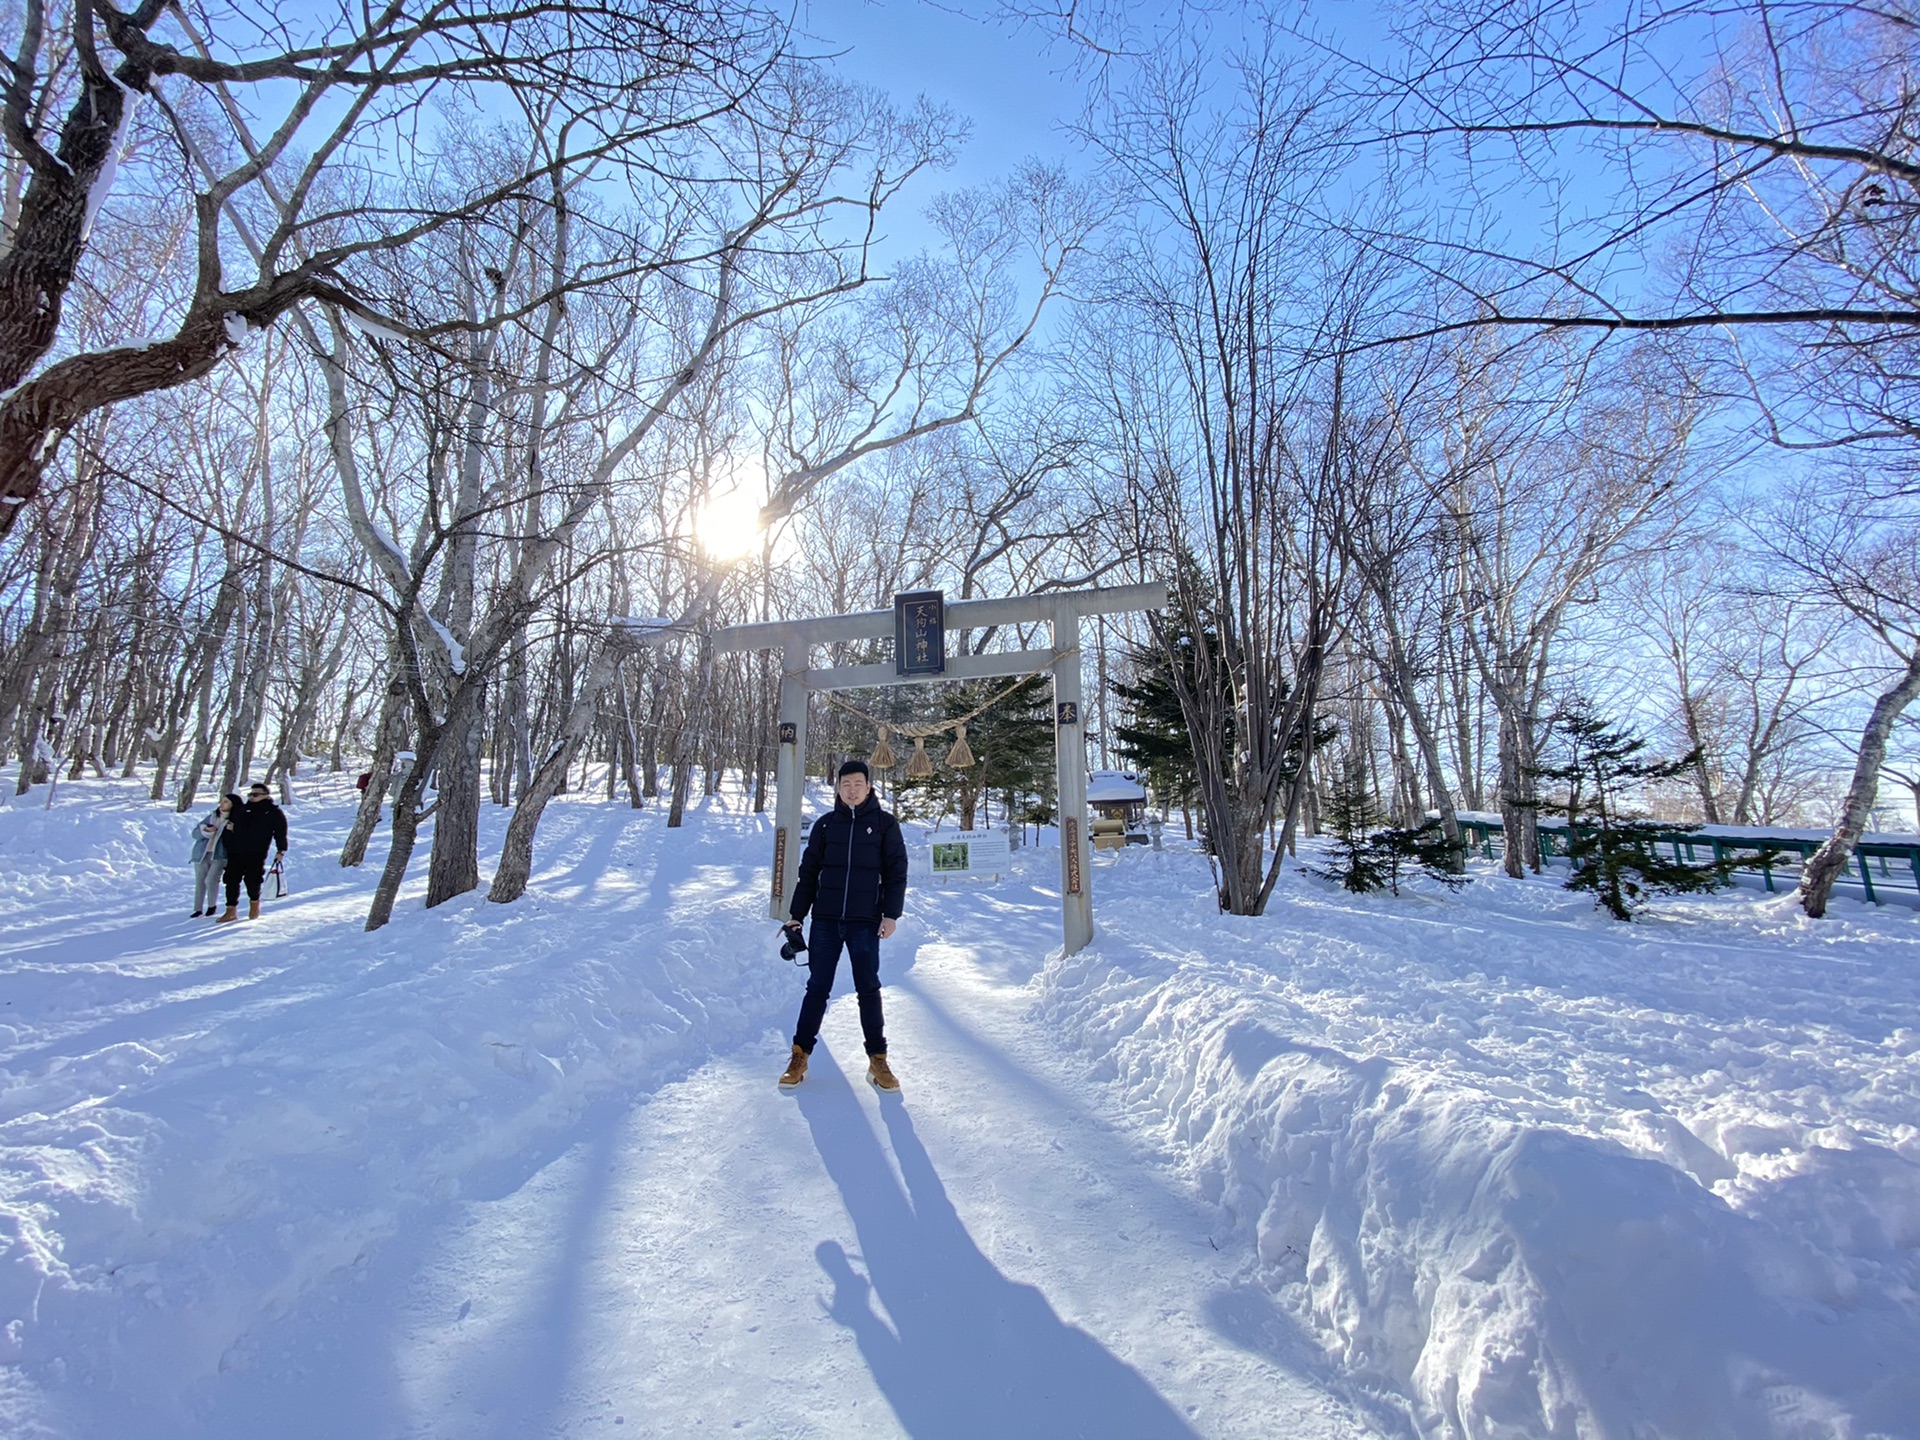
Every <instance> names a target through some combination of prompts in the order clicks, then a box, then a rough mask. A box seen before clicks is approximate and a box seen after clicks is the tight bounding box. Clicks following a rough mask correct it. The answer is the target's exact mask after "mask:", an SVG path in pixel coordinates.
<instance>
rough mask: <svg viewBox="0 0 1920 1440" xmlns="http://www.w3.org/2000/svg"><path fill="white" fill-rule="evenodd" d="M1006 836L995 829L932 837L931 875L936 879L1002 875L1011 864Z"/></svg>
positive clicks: (964, 831) (1009, 848) (1010, 854)
mask: <svg viewBox="0 0 1920 1440" xmlns="http://www.w3.org/2000/svg"><path fill="white" fill-rule="evenodd" d="M1012 856H1013V851H1012V848H1011V847H1010V846H1009V845H1008V843H1007V837H1006V836H1005V835H1003V834H1001V833H1000V832H998V831H995V830H961V831H957V832H956V833H954V834H952V835H940V836H936V837H935V838H934V841H933V873H934V877H935V878H936V879H944V878H947V877H950V876H954V875H1003V874H1005V873H1006V871H1007V869H1008V868H1009V866H1010V865H1011V863H1012Z"/></svg>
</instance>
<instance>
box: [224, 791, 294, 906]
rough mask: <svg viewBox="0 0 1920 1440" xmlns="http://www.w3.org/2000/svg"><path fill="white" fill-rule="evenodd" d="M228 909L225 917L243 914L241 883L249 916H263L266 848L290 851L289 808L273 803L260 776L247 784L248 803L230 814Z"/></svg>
mask: <svg viewBox="0 0 1920 1440" xmlns="http://www.w3.org/2000/svg"><path fill="white" fill-rule="evenodd" d="M226 844H227V909H226V913H225V914H223V915H221V916H220V919H221V920H222V921H233V920H238V919H239V918H240V914H239V907H240V886H241V884H242V882H244V883H245V884H246V887H247V918H248V919H249V920H258V919H259V918H260V881H261V880H262V878H263V877H264V876H265V874H266V869H267V851H268V850H269V849H278V850H279V852H280V853H281V854H282V855H284V854H286V853H287V812H286V811H284V810H282V809H281V808H280V807H279V806H278V805H276V804H274V803H273V797H272V796H271V795H269V794H268V793H267V787H266V786H265V785H262V784H261V783H260V782H259V781H258V780H256V781H254V782H253V784H252V785H250V786H248V787H247V803H246V804H244V805H242V806H241V807H240V808H239V809H237V810H235V811H234V812H233V814H232V815H230V816H229V817H228V818H227V835H226Z"/></svg>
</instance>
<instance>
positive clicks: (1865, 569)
mask: <svg viewBox="0 0 1920 1440" xmlns="http://www.w3.org/2000/svg"><path fill="white" fill-rule="evenodd" d="M1779 520H1780V523H1779V524H1778V526H1777V528H1776V529H1775V530H1774V531H1773V535H1774V539H1773V545H1774V550H1775V553H1776V555H1778V556H1779V558H1781V559H1782V560H1784V561H1785V562H1786V563H1787V564H1788V565H1790V566H1791V567H1792V568H1793V570H1794V571H1795V572H1796V573H1797V574H1798V575H1799V576H1800V578H1801V581H1802V583H1803V585H1804V586H1805V587H1806V588H1807V590H1808V591H1810V592H1811V593H1813V594H1817V595H1819V596H1821V597H1822V598H1824V599H1825V600H1826V601H1828V603H1830V604H1832V605H1835V606H1837V607H1838V608H1839V609H1841V610H1842V611H1843V612H1845V613H1846V614H1847V615H1849V616H1851V617H1852V618H1853V619H1854V620H1855V621H1856V622H1858V624H1859V625H1860V627H1861V628H1862V629H1863V630H1864V631H1865V633H1867V634H1868V635H1871V636H1872V637H1873V638H1874V639H1875V640H1876V641H1877V642H1878V644H1879V647H1880V649H1881V652H1882V654H1883V656H1884V657H1885V659H1886V662H1887V667H1886V671H1885V673H1884V675H1883V677H1882V680H1883V685H1884V688H1881V689H1880V690H1879V693H1878V694H1877V695H1876V696H1875V697H1874V701H1873V705H1872V708H1871V709H1870V710H1869V712H1868V714H1867V719H1866V723H1865V724H1864V725H1863V726H1862V727H1861V732H1860V742H1859V746H1858V749H1857V751H1856V754H1855V758H1854V763H1853V774H1852V777H1851V779H1850V780H1849V782H1848V785H1847V791H1846V798H1845V799H1844V801H1843V802H1842V803H1841V807H1840V814H1839V818H1838V821H1837V822H1836V823H1835V825H1834V830H1833V834H1832V836H1831V837H1829V838H1828V840H1827V841H1826V843H1825V844H1823V845H1822V846H1821V847H1820V849H1819V850H1818V851H1817V852H1816V853H1815V854H1814V856H1813V858H1812V859H1811V860H1809V861H1808V862H1807V865H1806V868H1805V870H1804V871H1803V872H1802V874H1801V879H1800V905H1801V908H1802V909H1803V910H1805V911H1806V913H1807V914H1808V915H1810V916H1812V917H1813V918H1815V919H1818V918H1819V917H1821V916H1823V915H1825V914H1826V909H1827V901H1828V899H1829V897H1830V896H1831V895H1832V893H1833V885H1834V882H1835V881H1836V880H1837V879H1839V877H1840V876H1841V875H1842V874H1844V873H1845V872H1846V868H1847V863H1848V861H1849V860H1850V859H1851V858H1852V855H1853V848H1854V846H1855V845H1856V844H1857V843H1858V841H1859V839H1860V836H1861V835H1862V834H1863V833H1864V832H1865V830H1866V827H1867V825H1868V822H1869V820H1870V819H1871V817H1872V814H1873V807H1874V802H1875V800H1876V799H1877V798H1878V795H1879V787H1880V771H1881V767H1882V766H1883V765H1884V764H1885V762H1886V756H1887V747H1888V744H1889V741H1890V739H1891V737H1892V735H1893V731H1894V726H1895V725H1896V723H1897V722H1898V721H1899V720H1900V718H1901V716H1902V715H1904V714H1905V713H1906V711H1907V708H1908V707H1909V706H1910V705H1912V703H1913V702H1914V700H1915V698H1917V697H1920V526H1916V525H1915V524H1914V523H1913V521H1912V519H1911V518H1906V517H1903V518H1900V519H1889V518H1888V517H1887V516H1886V515H1885V513H1884V508H1883V507H1882V506H1881V505H1879V504H1877V503H1875V502H1874V501H1872V500H1870V499H1865V498H1863V497H1862V494H1861V487H1859V486H1858V485H1855V486H1851V487H1848V488H1846V489H1844V490H1842V491H1841V492H1840V493H1839V494H1838V495H1830V494H1828V493H1825V492H1823V490H1822V489H1820V488H1819V487H1818V485H1817V482H1809V483H1807V484H1805V485H1803V486H1802V488H1801V489H1800V491H1799V492H1798V493H1797V494H1796V495H1795V496H1794V497H1793V500H1792V502H1791V503H1790V504H1789V505H1787V506H1786V507H1784V509H1783V512H1782V514H1781V515H1780V517H1779Z"/></svg>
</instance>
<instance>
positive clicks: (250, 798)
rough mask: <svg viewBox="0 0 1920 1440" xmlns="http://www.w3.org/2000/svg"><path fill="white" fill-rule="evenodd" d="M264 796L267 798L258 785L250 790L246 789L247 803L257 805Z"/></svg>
mask: <svg viewBox="0 0 1920 1440" xmlns="http://www.w3.org/2000/svg"><path fill="white" fill-rule="evenodd" d="M266 798H267V792H266V791H265V790H264V789H262V788H261V787H260V786H258V785H256V786H254V787H253V788H252V789H251V790H249V791H247V803H248V804H249V805H258V804H259V803H260V802H261V801H262V800H265V799H266Z"/></svg>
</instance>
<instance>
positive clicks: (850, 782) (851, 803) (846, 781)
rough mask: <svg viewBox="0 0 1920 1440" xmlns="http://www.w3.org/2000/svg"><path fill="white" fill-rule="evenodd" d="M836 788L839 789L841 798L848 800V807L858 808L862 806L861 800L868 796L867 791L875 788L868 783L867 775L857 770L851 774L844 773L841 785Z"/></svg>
mask: <svg viewBox="0 0 1920 1440" xmlns="http://www.w3.org/2000/svg"><path fill="white" fill-rule="evenodd" d="M835 788H836V789H838V790H839V792H840V798H841V799H842V800H844V801H846V802H847V808H848V809H851V810H857V809H859V808H860V802H861V801H862V800H864V799H866V798H867V792H868V791H869V790H871V789H873V786H871V785H869V784H868V783H867V777H866V776H864V775H862V774H861V773H860V772H859V771H858V770H856V771H854V772H853V773H852V774H851V775H842V776H841V777H840V783H839V785H838V786H837V787H835Z"/></svg>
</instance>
